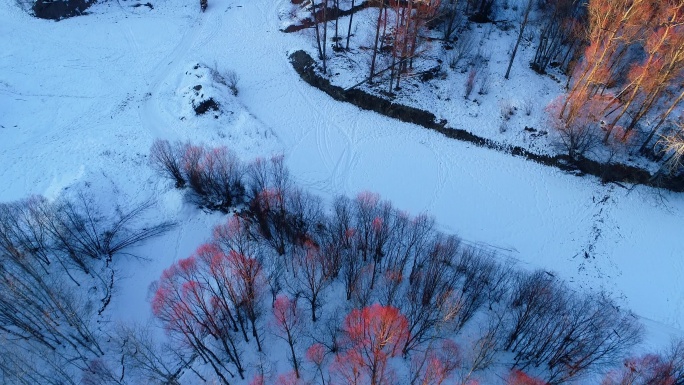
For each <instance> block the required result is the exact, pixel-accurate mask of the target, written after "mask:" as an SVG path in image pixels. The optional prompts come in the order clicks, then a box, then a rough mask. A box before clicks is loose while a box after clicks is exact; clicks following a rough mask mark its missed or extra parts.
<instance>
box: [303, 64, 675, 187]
mask: <svg viewBox="0 0 684 385" xmlns="http://www.w3.org/2000/svg"><path fill="white" fill-rule="evenodd" d="M290 62H291V63H292V66H293V67H294V69H295V71H297V73H298V74H299V76H300V77H301V78H302V80H304V81H305V82H307V83H309V84H310V85H312V86H314V87H316V88H318V89H320V90H321V91H323V92H325V93H327V94H328V95H330V96H331V97H332V98H333V99H335V100H339V101H344V102H348V103H351V104H353V105H355V106H358V107H360V108H362V109H364V110H370V111H375V112H378V113H380V114H382V115H385V116H388V117H391V118H395V119H399V120H401V121H403V122H407V123H413V124H417V125H419V126H422V127H425V128H428V129H431V130H435V131H438V132H440V133H441V134H443V135H445V136H447V137H449V138H453V139H458V140H462V141H465V142H469V143H473V144H475V145H477V146H480V147H486V148H490V149H495V150H497V151H501V152H506V153H509V154H511V155H514V156H521V157H524V158H526V159H529V160H532V161H535V162H537V163H541V164H544V165H547V166H552V167H556V168H559V169H561V170H563V171H568V172H572V173H573V174H575V175H585V174H587V175H594V176H597V177H599V178H601V181H602V182H604V183H607V182H616V183H630V184H644V185H648V186H652V187H660V188H665V189H668V190H671V191H675V192H684V177H681V176H679V177H673V176H659V177H657V178H656V177H654V176H653V175H651V173H650V172H648V171H647V170H643V169H640V168H637V167H633V166H629V165H625V164H620V163H608V164H606V163H600V162H597V161H595V160H592V159H588V158H584V157H579V158H576V159H573V158H571V157H570V156H568V155H556V156H549V155H542V154H536V153H534V152H531V151H529V150H527V149H525V148H522V147H519V146H509V145H504V144H501V143H497V142H495V141H492V140H490V139H487V138H483V137H480V136H477V135H475V134H473V133H471V132H468V131H466V130H463V129H460V128H452V127H448V126H447V121H446V120H440V121H437V119H436V117H435V115H434V114H433V113H431V112H429V111H424V110H421V109H418V108H415V107H411V106H405V105H401V104H398V103H394V102H392V101H391V100H389V99H385V98H382V97H379V96H376V95H372V94H369V93H367V92H365V91H362V90H359V89H356V88H352V89H349V90H345V89H343V88H341V87H338V86H335V85H333V84H331V83H330V81H329V80H328V79H326V78H325V77H323V76H320V75H319V74H318V73H317V72H316V62H315V60H314V59H313V58H312V57H311V56H309V55H308V54H307V53H306V52H304V51H296V52H294V53H292V54H291V55H290Z"/></svg>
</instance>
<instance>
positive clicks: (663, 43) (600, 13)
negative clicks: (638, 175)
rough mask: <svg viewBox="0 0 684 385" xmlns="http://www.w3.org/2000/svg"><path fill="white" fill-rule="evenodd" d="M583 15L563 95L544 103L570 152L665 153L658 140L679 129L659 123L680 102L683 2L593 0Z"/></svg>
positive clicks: (683, 60) (683, 57)
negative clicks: (606, 147)
mask: <svg viewBox="0 0 684 385" xmlns="http://www.w3.org/2000/svg"><path fill="white" fill-rule="evenodd" d="M585 19H586V28H585V29H584V30H579V31H581V32H582V33H581V35H580V36H578V40H579V41H583V42H584V44H585V45H584V48H583V52H582V55H581V57H580V58H579V60H578V61H577V63H576V64H575V65H573V66H572V68H571V75H570V84H569V88H568V92H567V93H566V94H565V95H563V97H562V98H561V99H560V100H557V101H555V102H554V104H553V105H552V106H551V113H552V114H553V115H554V117H555V118H557V121H556V123H555V124H556V126H557V128H558V129H559V130H560V132H561V134H562V136H563V140H564V144H565V146H566V147H567V149H568V151H569V152H570V155H571V156H576V155H581V154H582V153H584V152H586V151H587V150H588V149H590V148H592V146H595V145H597V144H598V143H599V142H600V141H602V142H603V143H604V144H613V145H615V144H620V143H626V144H630V145H634V146H635V148H638V151H639V152H641V153H642V154H644V155H651V156H654V155H658V156H657V158H658V159H661V158H662V157H663V156H669V157H670V158H671V156H672V155H673V154H676V153H677V150H676V149H673V148H671V147H670V148H668V149H666V151H661V150H662V149H663V146H661V145H660V142H659V141H658V140H657V139H658V138H660V137H669V138H673V136H672V133H673V131H674V132H681V126H680V127H677V126H673V125H667V124H666V123H667V122H668V119H669V118H670V115H671V114H672V113H673V112H675V111H677V110H678V107H679V106H681V101H682V99H684V88H683V87H682V84H684V49H683V47H684V3H682V2H681V1H678V0H668V1H660V2H652V1H631V0H630V1H623V0H618V1H616V0H610V1H608V0H592V1H590V2H588V4H587V7H586V17H585ZM668 152H669V154H668ZM667 160H669V159H667ZM666 163H667V162H666Z"/></svg>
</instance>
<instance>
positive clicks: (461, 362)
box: [152, 142, 680, 385]
mask: <svg viewBox="0 0 684 385" xmlns="http://www.w3.org/2000/svg"><path fill="white" fill-rule="evenodd" d="M196 147H197V146H191V145H189V144H175V145H171V144H168V143H166V142H158V143H155V145H154V146H153V151H158V150H159V149H160V148H163V149H171V150H173V149H176V150H173V151H176V152H174V154H176V156H178V158H176V157H173V159H174V161H173V162H167V161H165V162H163V163H159V159H167V157H166V156H163V157H159V156H154V157H152V160H153V162H157V164H156V167H157V169H158V170H160V171H162V173H163V174H164V175H166V176H170V177H171V179H172V180H173V181H174V182H176V184H177V185H183V183H177V182H178V180H177V179H176V177H174V175H178V174H177V173H176V172H175V171H173V170H169V169H167V168H168V167H169V165H179V169H180V170H181V175H183V174H184V173H187V172H188V171H183V170H184V169H185V168H186V167H191V168H192V167H194V166H193V164H194V163H193V162H189V163H188V162H186V161H185V160H184V155H183V153H182V151H180V150H179V149H183V148H185V149H193V148H196ZM190 151H191V152H193V153H194V152H195V150H190ZM202 152H203V153H205V154H214V153H225V154H228V155H227V157H228V158H229V159H232V160H234V159H236V158H235V156H234V155H232V154H229V151H228V150H223V149H222V150H219V151H217V152H215V151H213V150H212V149H208V148H205V149H203V150H202ZM174 167H175V166H174ZM234 169H236V170H242V173H241V174H240V175H239V176H238V175H234V178H233V179H232V180H238V179H239V180H240V185H241V186H243V188H242V189H241V190H240V191H244V195H240V196H237V197H234V196H233V197H231V198H230V199H231V200H233V201H241V202H244V205H243V208H242V209H240V210H238V211H236V212H234V213H233V214H231V215H230V216H229V218H228V219H227V221H226V222H225V223H224V224H221V225H219V226H217V227H216V228H215V229H214V230H213V232H212V234H213V235H212V238H211V240H209V241H208V242H207V243H206V244H204V245H202V246H200V247H199V248H198V249H197V251H196V252H195V253H194V254H193V255H191V256H190V257H189V258H186V259H182V260H179V261H178V262H176V263H174V264H173V265H172V266H171V267H170V268H168V269H167V270H165V271H164V273H163V274H162V276H161V278H160V279H159V281H157V282H156V284H155V286H154V296H153V300H152V308H153V313H154V315H155V317H156V318H157V319H158V320H159V321H160V322H161V323H162V325H163V326H164V328H165V329H166V331H167V332H168V334H169V335H170V336H171V337H172V340H173V341H175V343H176V345H175V346H176V349H177V351H184V352H185V354H186V356H187V357H190V356H193V357H197V360H195V361H194V362H195V363H196V364H203V367H205V368H208V369H209V371H210V372H211V375H212V377H214V378H217V379H218V380H219V381H220V382H222V383H224V384H230V383H233V381H234V380H233V378H242V379H244V378H246V377H247V376H249V375H250V374H251V376H250V378H251V377H253V381H254V382H253V383H255V384H258V383H271V382H272V380H274V379H275V378H276V376H275V374H274V373H270V375H271V376H270V377H269V372H268V371H267V370H265V369H264V367H265V366H264V365H265V364H263V362H262V363H261V364H259V363H257V362H250V361H248V360H249V358H247V357H255V355H253V354H246V353H245V352H246V351H248V350H256V351H258V352H264V351H267V350H268V346H270V345H269V344H264V342H265V341H268V340H269V339H270V338H272V337H273V336H275V337H278V338H280V339H281V340H282V341H284V342H285V343H286V344H287V346H288V347H289V348H288V350H289V351H288V354H287V357H288V359H289V361H290V363H291V365H292V373H290V374H287V375H282V376H281V378H280V379H279V380H278V381H282V382H280V383H283V384H285V383H288V384H289V383H298V381H303V380H304V379H305V380H307V381H314V382H316V383H320V384H322V385H324V384H326V383H330V381H333V382H339V381H342V382H345V383H354V384H385V383H407V384H441V383H446V382H445V381H456V382H458V383H461V384H466V383H475V382H472V381H475V380H476V378H477V377H479V376H480V375H481V373H482V371H483V370H485V369H487V368H489V367H490V366H491V365H492V363H493V362H494V360H495V358H496V359H497V360H500V359H503V357H509V358H506V359H505V362H506V363H505V365H508V367H509V368H511V369H513V372H511V374H510V376H509V377H510V381H522V380H521V379H526V378H527V379H529V381H532V380H535V378H534V377H532V376H530V375H528V374H526V373H525V372H531V373H533V374H534V375H536V376H539V377H540V378H542V379H543V383H548V384H560V383H563V382H567V381H569V380H572V379H575V378H577V377H579V376H582V375H583V374H586V373H590V372H595V371H597V370H599V371H600V370H606V369H607V368H608V367H609V366H610V365H613V364H616V363H619V362H620V361H621V360H622V359H624V357H625V356H626V354H627V353H628V352H629V350H630V349H631V348H632V347H633V346H634V345H635V344H637V343H639V342H640V340H641V336H642V334H643V332H642V327H641V325H640V324H639V322H638V321H637V320H636V317H635V316H634V315H633V314H632V313H630V312H628V311H625V310H620V309H619V307H618V306H617V304H616V303H615V302H614V301H613V300H612V299H611V298H609V296H607V295H606V294H604V293H585V292H576V291H574V290H572V289H571V288H570V287H568V286H567V285H566V284H565V283H564V282H562V281H561V280H560V279H558V278H556V277H555V276H554V275H553V274H551V273H549V272H546V271H541V270H538V271H532V272H530V271H525V270H521V269H519V268H516V267H514V266H512V265H511V264H509V263H506V262H501V260H500V259H499V258H497V256H496V255H495V254H494V253H492V252H491V251H489V250H485V249H482V248H479V247H475V246H471V245H467V244H465V243H464V242H463V241H462V240H461V239H460V238H458V237H456V236H453V235H446V234H442V233H441V232H439V231H437V230H436V229H435V225H434V220H433V219H432V218H429V217H427V216H424V215H420V216H417V217H410V216H409V215H407V214H405V213H403V212H401V211H400V210H397V209H396V208H394V207H393V206H392V204H391V203H390V202H387V201H383V200H381V199H380V198H379V197H378V196H377V195H375V194H371V193H361V194H359V195H358V196H357V197H356V198H355V199H349V198H346V197H343V196H340V197H337V198H335V199H334V200H333V202H332V204H331V206H330V207H329V208H327V209H326V208H325V207H324V205H323V203H322V201H321V199H320V198H318V197H316V196H314V195H311V194H308V193H306V192H304V191H302V190H301V189H299V188H298V187H297V186H295V185H294V184H293V183H292V181H291V179H290V177H289V174H288V172H287V169H286V168H285V166H284V164H283V158H282V157H275V158H272V159H269V160H261V159H260V160H257V161H255V162H253V163H251V164H249V165H245V166H241V167H235V168H234ZM202 170H204V169H200V171H202ZM207 175H209V174H207ZM218 175H223V174H222V173H221V172H219V173H218ZM221 179H223V177H221ZM212 183H213V182H212ZM192 191H193V192H191V194H198V193H197V191H196V190H195V188H194V187H193V188H192ZM201 191H204V190H201ZM307 319H308V321H307ZM464 328H465V329H468V330H469V331H471V332H472V330H477V332H476V334H477V335H476V336H475V338H462V337H460V335H461V331H462V330H464ZM503 352H510V354H502V353H503ZM257 356H258V355H257ZM393 357H394V358H393ZM399 357H403V358H399ZM677 365H679V364H677ZM255 366H256V367H257V368H261V369H258V370H256V371H254V370H250V369H249V368H254V367H255ZM677 367H678V368H680V367H679V366H677ZM302 368H309V369H308V370H303V369H302ZM396 373H411V374H410V376H408V377H407V378H403V377H402V378H396V377H395V376H396ZM203 375H204V376H206V375H207V374H206V373H205V374H203ZM269 378H270V380H269ZM287 381H290V382H287ZM526 381H527V380H526ZM535 381H542V380H540V379H536V380H535ZM510 383H514V382H510ZM515 383H526V384H531V383H532V382H515ZM539 383H541V382H539Z"/></svg>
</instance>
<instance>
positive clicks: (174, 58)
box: [0, 0, 684, 345]
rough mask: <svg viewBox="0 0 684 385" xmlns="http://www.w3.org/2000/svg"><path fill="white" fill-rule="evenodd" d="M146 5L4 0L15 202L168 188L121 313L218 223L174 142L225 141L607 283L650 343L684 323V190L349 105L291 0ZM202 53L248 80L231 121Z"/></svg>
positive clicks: (7, 124) (2, 131) (134, 265)
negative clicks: (179, 172)
mask: <svg viewBox="0 0 684 385" xmlns="http://www.w3.org/2000/svg"><path fill="white" fill-rule="evenodd" d="M133 4H134V3H133V2H131V1H110V2H104V3H102V4H98V5H95V6H94V7H93V8H91V9H90V11H91V14H90V15H88V16H85V17H77V18H73V19H68V20H63V21H60V22H51V21H44V20H37V19H34V18H32V17H30V16H28V15H27V14H26V13H25V12H23V11H22V10H20V9H19V7H18V6H17V5H16V4H15V2H14V1H13V0H0V36H2V37H3V38H2V39H0V138H2V139H1V140H0V164H2V167H1V168H0V181H2V183H1V184H0V201H3V202H5V201H12V200H16V199H20V198H22V197H25V196H27V195H30V194H43V195H46V196H47V197H50V198H51V197H55V196H57V195H58V194H59V193H60V191H62V190H63V189H65V188H68V187H70V186H72V185H75V184H78V185H81V186H86V187H85V188H87V189H89V190H90V191H92V192H93V194H94V195H95V196H96V197H97V198H98V199H99V200H101V201H102V203H103V204H106V203H108V202H110V201H112V200H117V201H120V202H138V201H142V200H143V199H146V198H148V197H151V196H154V197H157V198H158V200H159V205H158V206H159V208H160V210H159V212H158V214H157V215H158V217H159V218H164V219H174V220H177V221H179V223H180V225H179V226H178V227H177V228H176V229H175V230H174V231H172V232H171V233H169V234H167V235H166V236H165V237H163V238H160V239H155V240H153V241H150V242H148V243H147V244H146V245H144V246H143V247H140V248H139V249H138V250H135V252H136V253H137V254H139V255H141V256H144V257H146V258H149V259H151V261H149V262H144V261H143V262H138V261H131V264H130V266H129V267H127V268H125V269H124V270H125V271H124V274H125V275H126V276H127V278H126V280H124V281H123V282H121V283H120V292H119V295H118V297H117V298H116V299H115V302H114V306H115V309H116V313H117V314H119V315H120V316H121V317H122V318H126V319H129V318H130V319H137V320H144V319H146V318H147V317H148V315H149V312H150V311H149V304H148V302H147V301H148V297H147V286H148V285H149V283H150V282H152V281H153V280H155V279H157V277H159V274H160V272H161V270H162V269H164V268H165V267H167V266H168V265H170V264H171V262H172V261H175V260H177V259H179V258H184V257H186V256H188V255H189V254H190V253H191V251H192V250H193V249H194V248H196V247H197V246H198V245H199V244H200V243H201V242H203V241H204V240H206V239H207V238H208V237H209V235H210V229H211V226H212V225H213V224H215V223H216V222H217V221H219V220H220V216H219V215H216V214H212V215H207V214H205V213H203V212H201V211H199V210H196V209H194V208H193V207H191V206H190V205H188V204H185V203H184V202H183V200H182V197H181V195H180V194H179V193H178V192H177V191H175V190H173V189H172V186H170V185H169V184H168V183H167V182H166V181H163V180H161V179H160V178H158V177H157V176H155V175H154V173H153V171H152V170H151V169H150V168H149V167H148V165H147V159H146V155H147V153H148V151H149V147H150V145H151V144H152V141H153V140H154V139H156V138H164V139H170V140H192V141H196V142H204V143H207V144H211V145H226V146H229V147H231V148H233V149H235V150H236V151H237V152H238V154H240V156H241V157H242V158H243V159H245V160H250V159H253V158H255V157H257V156H261V155H268V154H273V153H280V152H282V153H284V154H285V156H286V161H287V164H288V166H289V167H290V170H291V172H292V174H293V175H294V176H295V178H296V180H297V181H298V183H300V184H301V185H303V186H305V187H307V188H309V189H311V190H312V191H313V192H315V193H318V194H321V195H322V196H323V197H325V198H330V197H331V196H333V195H335V194H346V195H350V196H354V195H356V194H357V193H358V192H360V191H363V190H370V191H375V192H378V193H380V194H381V195H382V197H383V198H386V199H389V200H391V201H393V202H394V204H395V206H396V207H399V208H401V209H404V210H406V211H408V212H410V213H411V214H417V213H420V212H427V213H429V214H430V215H433V216H435V217H436V219H437V222H438V224H439V226H440V228H441V229H442V230H444V231H447V232H454V233H457V234H459V235H460V236H462V237H463V238H464V239H466V240H468V241H469V242H472V243H477V244H484V245H489V246H490V247H492V248H494V249H497V250H499V251H500V254H501V256H502V257H506V258H513V259H516V260H519V261H520V262H519V263H520V264H521V265H523V266H529V267H530V268H534V267H543V268H546V269H549V270H553V271H557V272H558V273H560V275H561V276H562V277H564V278H566V279H567V280H568V281H570V282H572V283H574V284H575V285H576V286H577V287H588V288H592V289H598V288H604V289H606V290H608V291H609V292H611V293H613V295H614V296H615V297H618V298H620V299H622V300H623V301H624V304H625V306H628V307H630V308H632V309H633V310H634V311H635V312H636V313H637V314H638V315H639V316H641V317H642V318H643V320H644V322H645V324H646V326H647V327H648V329H649V337H650V339H649V343H650V344H653V345H662V344H663V343H664V341H665V340H666V339H667V338H668V337H669V335H670V334H680V333H681V330H682V328H684V279H682V277H683V276H684V262H683V261H682V256H683V254H684V237H682V236H681V234H682V230H683V229H684V224H683V223H682V217H683V216H684V195H682V194H671V193H666V192H662V191H656V190H653V189H650V188H643V187H636V188H634V189H631V190H627V189H624V188H623V187H620V186H617V185H601V184H600V182H599V181H598V180H597V179H595V178H586V177H584V178H580V177H576V176H572V175H568V174H566V173H563V172H560V171H558V170H556V169H553V168H548V167H544V166H541V165H538V164H536V163H533V162H529V161H525V160H522V159H519V158H514V157H511V156H509V155H506V154H502V153H498V152H496V151H492V150H487V149H482V148H478V147H474V146H472V145H468V144H464V143H461V142H456V141H452V140H448V139H446V138H444V137H442V136H440V135H439V134H437V133H434V132H430V131H427V130H425V129H422V128H420V127H417V126H414V125H410V124H405V123H401V122H397V121H394V120H391V119H388V118H385V117H383V116H380V115H377V114H375V113H371V112H366V111H361V110H359V109H358V108H356V107H354V106H351V105H347V104H341V103H339V102H336V101H334V100H332V99H331V98H329V97H328V96H326V95H324V94H323V93H321V92H319V91H317V90H315V89H312V88H311V87H309V86H308V85H306V84H305V83H303V82H302V81H301V80H300V79H299V78H298V76H297V74H296V73H295V72H294V70H293V69H292V67H291V65H290V63H289V61H288V58H287V56H288V52H292V51H294V50H296V49H300V48H306V49H309V50H310V49H312V48H313V44H314V42H313V40H310V39H307V38H306V37H304V36H301V35H296V34H290V35H286V34H283V33H281V32H280V31H279V28H280V27H281V25H282V23H283V20H281V19H280V18H279V15H281V13H280V11H281V10H282V9H284V7H285V6H287V0H211V1H210V3H209V8H208V9H207V11H206V12H205V13H200V12H199V5H198V4H196V3H192V4H187V2H182V1H179V0H165V1H164V2H159V3H153V5H154V9H152V10H150V9H149V8H148V7H137V8H134V7H132V5H133ZM197 63H203V64H204V65H206V66H207V67H209V68H215V69H216V70H217V71H218V72H220V73H226V72H227V71H229V70H234V71H235V72H236V73H237V74H238V75H239V77H240V82H239V84H238V88H239V94H238V96H237V97H236V98H233V97H232V96H226V99H225V100H224V102H223V103H224V105H223V106H224V108H225V111H223V114H222V115H221V116H219V118H218V119H216V118H214V117H213V116H212V115H211V114H209V115H206V116H203V117H195V116H194V115H193V113H192V111H191V110H189V107H188V103H189V101H188V97H187V96H188V91H189V89H191V88H192V87H193V86H194V85H195V83H197V84H201V85H203V88H204V89H205V88H208V87H211V86H212V83H211V81H209V80H207V79H206V78H204V79H199V78H197V79H198V80H197V81H195V80H194V79H191V78H188V77H189V76H194V74H193V72H192V71H191V70H192V69H193V67H194V66H195V64H197ZM188 72H189V74H188ZM214 86H216V85H215V84H214ZM216 89H219V90H220V89H221V86H216ZM453 103H462V101H461V100H459V99H458V98H457V99H455V100H454V101H453ZM535 108H536V109H541V108H542V106H536V107H535Z"/></svg>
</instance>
